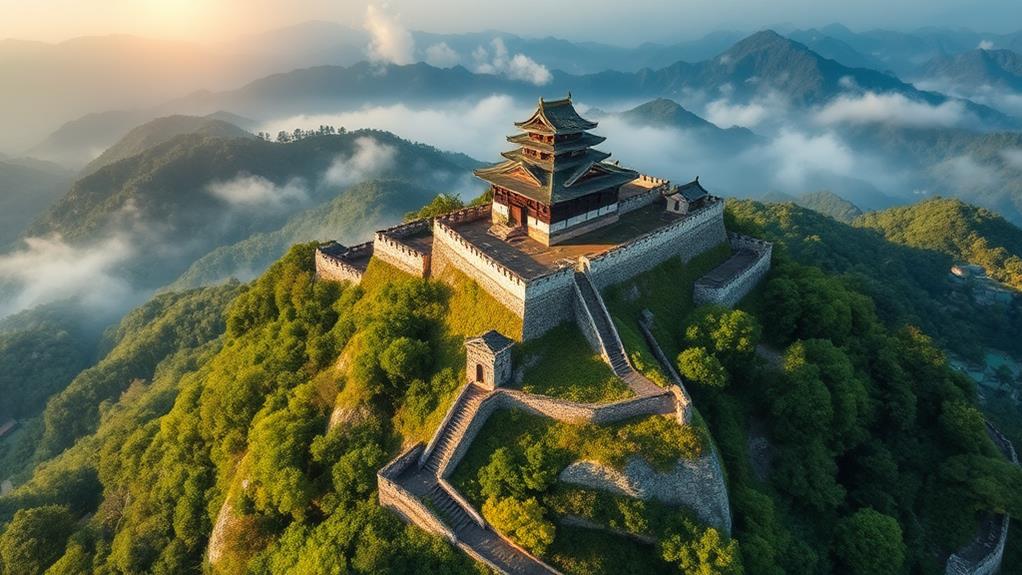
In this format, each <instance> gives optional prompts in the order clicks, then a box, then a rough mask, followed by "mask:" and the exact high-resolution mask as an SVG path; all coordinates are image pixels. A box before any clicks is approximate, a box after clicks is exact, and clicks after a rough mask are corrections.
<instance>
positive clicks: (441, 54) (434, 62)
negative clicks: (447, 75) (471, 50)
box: [426, 42, 461, 68]
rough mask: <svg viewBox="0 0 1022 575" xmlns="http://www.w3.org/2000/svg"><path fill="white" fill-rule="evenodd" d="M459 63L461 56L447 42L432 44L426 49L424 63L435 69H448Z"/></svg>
mask: <svg viewBox="0 0 1022 575" xmlns="http://www.w3.org/2000/svg"><path fill="white" fill-rule="evenodd" d="M460 61H461V56H460V55H459V54H458V53H457V52H456V51H455V50H454V49H453V48H451V47H450V46H448V45H447V42H440V43H439V44H433V45H432V46H430V47H429V48H426V63H427V64H429V65H430V66H436V67H437V68H450V67H451V66H455V65H457V63H458V62H460Z"/></svg>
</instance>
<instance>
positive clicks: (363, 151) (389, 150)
mask: <svg viewBox="0 0 1022 575" xmlns="http://www.w3.org/2000/svg"><path fill="white" fill-rule="evenodd" d="M355 147H356V150H355V153H354V154H352V155H351V156H350V157H347V158H346V157H343V156H341V157H338V158H336V159H335V160H334V161H333V163H332V164H331V165H330V168H329V169H327V171H326V173H325V174H324V175H323V181H325V182H326V183H328V184H333V185H335V186H350V185H351V184H354V183H356V182H359V181H362V180H365V179H367V178H370V177H372V176H374V175H376V174H379V173H381V172H384V171H386V170H389V169H391V168H392V167H393V166H394V157H395V156H396V155H397V150H395V149H394V147H393V146H388V145H386V144H381V143H380V142H378V141H376V140H375V139H374V138H369V137H361V138H359V139H357V140H355Z"/></svg>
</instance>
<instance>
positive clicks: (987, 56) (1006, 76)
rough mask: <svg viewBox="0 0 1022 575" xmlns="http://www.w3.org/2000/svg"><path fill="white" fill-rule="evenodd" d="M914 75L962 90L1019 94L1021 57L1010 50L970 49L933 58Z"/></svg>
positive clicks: (1021, 83) (1021, 74) (1021, 81)
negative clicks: (996, 90)
mask: <svg viewBox="0 0 1022 575" xmlns="http://www.w3.org/2000/svg"><path fill="white" fill-rule="evenodd" d="M917 76H918V77H922V78H931V79H935V80H936V79H939V80H943V81H946V82H948V83H950V84H951V85H952V86H955V87H958V88H962V89H967V88H969V87H971V88H974V89H978V88H983V87H986V88H998V89H1002V90H1011V91H1014V92H1022V55H1020V54H1019V53H1018V52H1013V51H1011V50H981V49H976V50H969V51H968V52H963V53H961V54H955V55H953V56H940V57H938V58H934V59H933V60H930V61H929V62H927V63H926V64H925V65H924V66H922V67H921V68H920V70H919V72H918V73H917Z"/></svg>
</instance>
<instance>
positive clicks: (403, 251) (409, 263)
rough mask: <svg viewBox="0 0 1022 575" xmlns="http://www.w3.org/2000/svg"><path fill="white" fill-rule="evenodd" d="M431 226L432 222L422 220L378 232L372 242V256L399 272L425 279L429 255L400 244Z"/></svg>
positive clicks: (427, 273)
mask: <svg viewBox="0 0 1022 575" xmlns="http://www.w3.org/2000/svg"><path fill="white" fill-rule="evenodd" d="M432 225H433V222H432V220H429V219H423V220H415V221H414V222H408V223H406V224H401V225H397V226H393V227H390V228H387V229H385V230H380V231H378V232H376V237H375V240H374V241H373V254H374V255H375V256H376V257H378V258H380V259H381V260H383V261H385V262H387V263H389V264H391V265H393V266H394V267H396V268H398V269H399V270H401V271H404V272H407V273H410V274H412V275H413V276H415V277H420V278H423V277H426V276H428V275H429V269H430V268H429V254H427V253H424V252H422V251H420V250H418V249H416V248H414V247H412V246H410V245H408V244H406V243H403V242H401V238H405V237H408V236H410V235H412V234H415V233H421V232H425V231H428V230H429V229H430V227H431V226H432Z"/></svg>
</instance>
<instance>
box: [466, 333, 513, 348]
mask: <svg viewBox="0 0 1022 575" xmlns="http://www.w3.org/2000/svg"><path fill="white" fill-rule="evenodd" d="M465 343H482V344H484V345H485V346H486V347H488V348H489V349H490V351H492V352H493V353H499V352H501V351H504V350H505V349H507V348H509V347H511V346H512V345H514V344H515V340H513V339H511V338H509V337H507V336H505V335H504V334H502V333H500V332H499V331H497V330H495V329H491V330H490V331H488V332H486V333H484V334H483V335H481V336H479V337H473V338H471V339H469V340H468V341H467V342H465Z"/></svg>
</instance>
